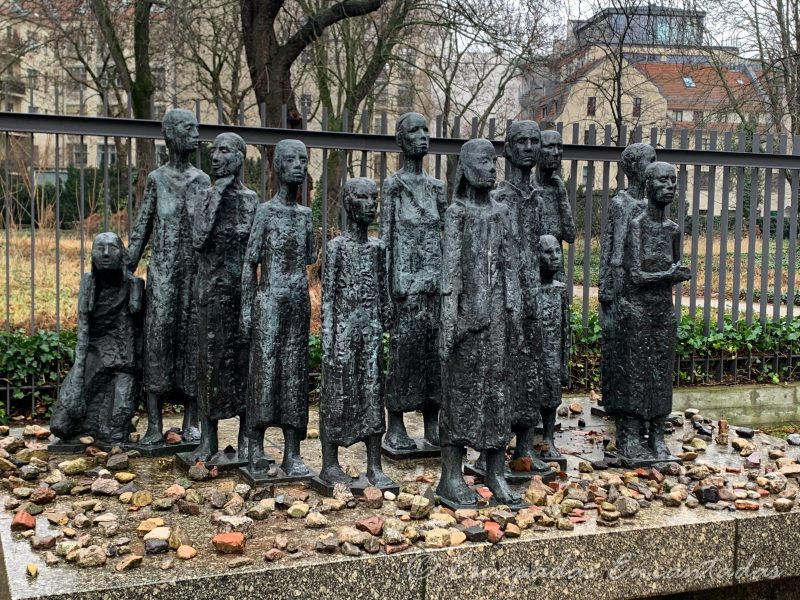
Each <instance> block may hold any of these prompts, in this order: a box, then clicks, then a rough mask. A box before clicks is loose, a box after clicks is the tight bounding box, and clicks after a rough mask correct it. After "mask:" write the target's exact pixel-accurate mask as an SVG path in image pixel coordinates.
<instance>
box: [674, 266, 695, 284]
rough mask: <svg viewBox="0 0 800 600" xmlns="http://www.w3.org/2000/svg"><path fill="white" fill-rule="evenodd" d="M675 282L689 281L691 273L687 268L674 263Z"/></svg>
mask: <svg viewBox="0 0 800 600" xmlns="http://www.w3.org/2000/svg"><path fill="white" fill-rule="evenodd" d="M674 266H675V267H676V268H675V280H676V281H689V280H690V279H691V278H692V271H691V269H689V267H684V266H683V265H681V264H678V263H675V265H674Z"/></svg>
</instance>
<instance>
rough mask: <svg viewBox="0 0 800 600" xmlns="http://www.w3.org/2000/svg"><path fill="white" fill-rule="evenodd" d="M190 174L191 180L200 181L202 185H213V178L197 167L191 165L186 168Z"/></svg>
mask: <svg viewBox="0 0 800 600" xmlns="http://www.w3.org/2000/svg"><path fill="white" fill-rule="evenodd" d="M186 173H187V174H188V175H189V180H190V181H194V182H196V183H199V184H200V185H204V186H205V185H211V178H210V177H209V176H208V175H207V174H206V173H205V172H204V171H201V170H200V169H198V168H197V167H189V168H188V169H187V170H186Z"/></svg>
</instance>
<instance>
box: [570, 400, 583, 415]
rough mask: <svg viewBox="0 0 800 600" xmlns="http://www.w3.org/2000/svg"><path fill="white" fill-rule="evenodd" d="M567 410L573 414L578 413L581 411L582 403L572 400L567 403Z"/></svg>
mask: <svg viewBox="0 0 800 600" xmlns="http://www.w3.org/2000/svg"><path fill="white" fill-rule="evenodd" d="M569 412H570V413H571V414H573V415H580V414H582V413H583V405H581V403H580V402H572V403H571V404H570V405H569Z"/></svg>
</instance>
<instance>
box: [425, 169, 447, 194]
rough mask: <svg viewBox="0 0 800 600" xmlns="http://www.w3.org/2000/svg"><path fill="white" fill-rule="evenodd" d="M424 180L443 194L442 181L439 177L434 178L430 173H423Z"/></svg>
mask: <svg viewBox="0 0 800 600" xmlns="http://www.w3.org/2000/svg"><path fill="white" fill-rule="evenodd" d="M425 177H426V179H425V180H426V181H427V182H428V185H429V186H431V187H432V188H433V189H434V190H436V191H437V192H440V193H442V194H444V181H442V180H441V179H436V177H431V176H430V175H427V174H426V175H425Z"/></svg>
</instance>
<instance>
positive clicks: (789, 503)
mask: <svg viewBox="0 0 800 600" xmlns="http://www.w3.org/2000/svg"><path fill="white" fill-rule="evenodd" d="M793 507H794V500H789V499H788V498H776V499H775V502H773V503H772V508H774V509H775V511H776V512H780V513H786V512H789V511H790V510H792V508H793Z"/></svg>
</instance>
